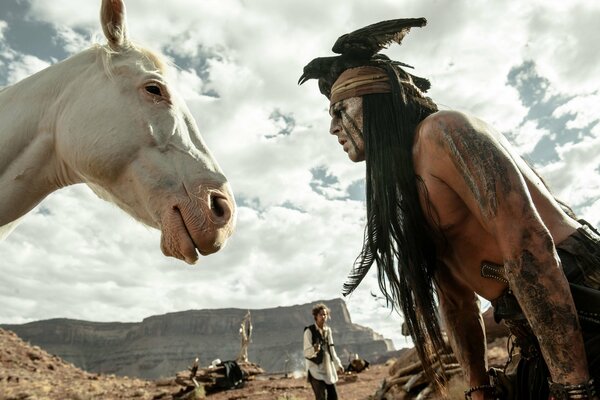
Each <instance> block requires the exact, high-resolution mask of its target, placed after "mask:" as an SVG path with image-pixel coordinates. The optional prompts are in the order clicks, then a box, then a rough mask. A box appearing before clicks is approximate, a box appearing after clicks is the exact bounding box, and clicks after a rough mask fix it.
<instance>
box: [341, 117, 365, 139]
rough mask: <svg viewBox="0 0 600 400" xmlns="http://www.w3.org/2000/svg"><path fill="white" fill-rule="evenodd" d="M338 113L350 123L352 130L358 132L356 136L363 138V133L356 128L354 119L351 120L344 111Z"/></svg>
mask: <svg viewBox="0 0 600 400" xmlns="http://www.w3.org/2000/svg"><path fill="white" fill-rule="evenodd" d="M340 113H341V114H342V115H343V116H344V117H346V119H347V120H348V122H350V124H352V128H354V131H355V132H358V134H359V135H360V137H361V138H362V137H363V133H362V131H361V130H360V128H359V127H358V124H357V123H356V121H355V120H354V119H352V118H351V117H350V115H348V113H347V112H346V110H340Z"/></svg>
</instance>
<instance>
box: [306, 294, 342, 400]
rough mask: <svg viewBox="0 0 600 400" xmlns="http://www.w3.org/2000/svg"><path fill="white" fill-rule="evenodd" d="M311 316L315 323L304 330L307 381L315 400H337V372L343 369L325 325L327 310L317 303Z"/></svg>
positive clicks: (327, 315)
mask: <svg viewBox="0 0 600 400" xmlns="http://www.w3.org/2000/svg"><path fill="white" fill-rule="evenodd" d="M312 314H313V317H314V319H315V323H314V324H313V325H310V326H307V327H306V328H304V357H305V358H306V369H307V370H308V373H307V375H308V381H309V382H310V385H311V386H312V389H313V392H314V393H315V399H316V400H337V398H338V395H337V390H336V387H335V383H336V382H337V380H338V375H337V371H340V373H341V372H342V371H343V370H344V368H343V367H342V362H341V361H340V359H339V358H338V356H337V354H336V352H335V347H334V346H333V336H332V335H331V328H329V327H328V326H327V325H326V322H327V320H328V319H329V308H327V306H326V305H325V304H323V303H319V304H317V305H315V306H314V307H313V309H312Z"/></svg>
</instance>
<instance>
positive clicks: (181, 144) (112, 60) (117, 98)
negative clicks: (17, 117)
mask: <svg viewBox="0 0 600 400" xmlns="http://www.w3.org/2000/svg"><path fill="white" fill-rule="evenodd" d="M101 23H102V28H103V31H104V34H105V36H106V39H107V40H108V44H107V45H104V46H97V47H96V48H95V49H92V50H93V51H90V53H89V54H88V57H89V58H93V62H91V63H90V64H89V65H85V64H77V65H78V67H77V66H76V67H73V73H72V74H71V75H70V76H69V78H68V79H69V82H68V83H67V84H66V85H65V90H64V91H62V92H61V94H60V96H61V98H60V99H59V101H57V106H56V112H55V115H56V137H55V141H56V143H55V150H56V152H57V153H58V155H59V158H60V160H61V165H62V166H63V167H64V170H65V173H64V175H65V176H66V178H65V180H66V181H69V182H70V181H80V182H85V183H87V184H88V185H89V186H90V187H91V188H92V190H93V191H94V192H95V193H96V194H97V195H99V196H100V197H101V198H104V199H106V200H109V201H111V202H113V203H115V204H116V205H118V206H119V207H120V208H122V209H123V210H124V211H126V212H127V213H129V214H130V215H132V216H133V217H134V218H136V219H137V220H139V221H141V222H143V223H145V224H147V225H149V226H152V227H155V228H158V229H160V230H161V233H162V237H161V249H162V251H163V253H164V254H165V255H167V256H173V257H176V258H179V259H182V260H185V261H186V262H188V263H194V262H195V261H196V260H197V259H198V255H197V252H196V250H197V251H198V252H199V253H200V254H202V255H207V254H210V253H213V252H216V251H218V250H219V249H220V248H221V247H222V246H223V245H224V244H225V242H226V240H227V238H228V237H229V236H230V235H231V233H232V231H233V227H234V223H235V222H234V221H235V201H234V199H233V195H232V192H231V190H230V188H229V184H228V183H227V180H226V178H225V176H224V175H223V173H222V171H221V169H220V167H219V166H218V164H217V162H216V161H215V160H214V158H213V157H212V155H211V154H210V151H209V149H208V148H207V146H206V144H205V143H204V140H203V139H202V137H201V136H200V133H199V131H198V127H197V125H196V122H195V121H194V118H193V117H192V115H191V113H190V111H189V110H188V108H187V106H186V104H185V103H184V101H183V100H182V98H181V97H180V96H179V95H178V94H177V92H176V90H175V89H174V87H173V86H171V85H169V82H168V74H167V71H168V70H169V66H168V65H167V63H165V62H164V61H163V60H162V59H161V58H160V56H159V55H157V54H155V53H152V52H151V51H149V50H146V49H143V48H140V47H138V46H136V45H134V44H133V43H132V42H131V41H130V40H129V38H128V36H127V26H126V19H125V5H124V4H123V1H122V0H103V1H102V8H101ZM82 65H84V66H82ZM77 68H79V70H77V71H75V70H76V69H77ZM76 72H77V73H76Z"/></svg>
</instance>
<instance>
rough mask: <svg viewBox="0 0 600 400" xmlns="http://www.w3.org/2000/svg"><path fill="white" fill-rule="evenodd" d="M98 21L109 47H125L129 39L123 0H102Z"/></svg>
mask: <svg viewBox="0 0 600 400" xmlns="http://www.w3.org/2000/svg"><path fill="white" fill-rule="evenodd" d="M100 21H101V23H102V30H103V31H104V36H106V39H108V44H109V45H110V47H111V48H112V49H113V50H117V51H118V50H120V49H122V48H123V47H126V45H127V43H128V41H129V39H128V38H127V21H126V19H125V3H124V2H123V0H102V7H101V9H100Z"/></svg>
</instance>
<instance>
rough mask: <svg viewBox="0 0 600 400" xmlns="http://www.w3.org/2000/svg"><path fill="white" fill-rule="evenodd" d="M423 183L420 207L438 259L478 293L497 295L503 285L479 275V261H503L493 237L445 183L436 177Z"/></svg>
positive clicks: (485, 295) (488, 295) (500, 262)
mask: <svg viewBox="0 0 600 400" xmlns="http://www.w3.org/2000/svg"><path fill="white" fill-rule="evenodd" d="M423 184H424V186H423V187H422V190H421V191H420V201H421V207H422V209H423V211H424V214H425V218H426V220H427V223H428V224H429V226H430V227H431V228H432V229H433V232H436V235H435V242H436V252H437V257H438V259H439V260H440V261H442V262H443V263H444V264H445V265H446V267H447V268H448V269H449V270H450V272H451V273H452V274H453V275H454V276H456V277H457V278H459V279H460V280H461V281H463V282H465V283H466V284H467V285H468V286H469V287H471V288H472V289H473V290H474V291H475V292H476V293H478V294H479V295H480V296H482V297H484V298H487V299H494V298H496V297H498V296H499V295H500V294H501V293H502V292H503V291H504V289H505V288H506V285H505V284H504V283H503V282H500V281H498V280H494V279H490V278H486V277H484V276H482V274H481V265H482V263H484V262H487V263H494V264H502V263H503V259H502V254H501V252H500V249H499V247H498V244H497V242H496V240H495V238H494V237H493V236H492V235H491V234H490V233H489V232H487V231H486V230H485V229H484V228H483V226H482V225H481V224H480V223H479V221H478V220H477V219H476V218H475V217H474V216H473V214H472V213H471V212H470V211H469V209H468V208H467V207H466V205H465V204H464V203H463V202H462V200H461V199H460V197H459V196H458V195H457V194H456V193H455V192H454V191H453V190H452V189H450V188H449V187H448V186H447V185H445V184H444V183H443V182H440V181H437V180H436V179H435V178H430V179H427V180H424V182H423ZM425 189H426V190H425Z"/></svg>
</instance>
